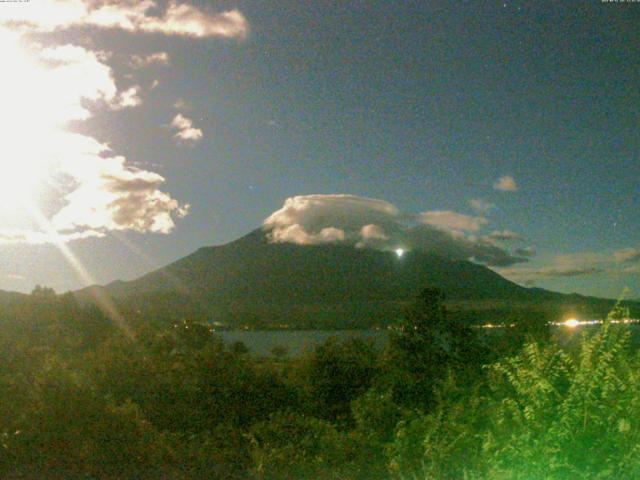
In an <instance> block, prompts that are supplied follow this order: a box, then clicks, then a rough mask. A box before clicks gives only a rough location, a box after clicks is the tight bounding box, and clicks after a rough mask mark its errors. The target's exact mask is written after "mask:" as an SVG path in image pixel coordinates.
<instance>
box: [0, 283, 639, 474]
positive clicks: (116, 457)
mask: <svg viewBox="0 0 640 480" xmlns="http://www.w3.org/2000/svg"><path fill="white" fill-rule="evenodd" d="M625 315H626V314H625V312H624V311H622V310H621V309H617V310H615V311H614V312H613V313H612V318H611V319H612V320H613V319H615V318H619V317H624V316H625ZM534 327H535V328H532V326H531V325H529V324H524V325H523V326H522V327H520V326H518V327H516V328H515V330H513V331H510V332H508V333H507V334H505V335H502V336H496V337H486V338H484V339H481V338H480V337H479V336H478V332H477V331H475V330H473V329H470V328H468V327H466V326H464V325H461V324H459V323H456V322H453V321H451V320H450V319H449V318H448V316H447V312H446V311H445V310H444V308H443V297H442V295H441V293H439V292H438V291H437V290H435V289H430V290H425V291H424V292H423V294H422V295H421V296H420V297H419V298H418V299H417V301H416V303H415V305H414V306H413V307H412V308H411V309H409V310H408V311H407V314H406V317H405V319H404V321H403V323H401V324H400V325H398V327H397V329H396V330H395V331H394V332H393V334H392V337H391V341H390V343H389V345H388V347H387V348H386V349H385V350H384V351H382V352H381V351H378V350H377V349H375V348H374V347H373V345H372V344H371V343H368V342H365V341H363V340H353V339H352V340H347V341H343V342H339V341H337V340H331V341H328V342H326V343H325V344H323V345H321V346H319V347H317V348H316V349H315V350H314V351H313V352H310V353H309V354H306V355H304V356H302V357H296V358H291V359H288V358H285V356H284V355H276V354H275V353H274V355H273V356H272V357H267V358H254V357H252V356H250V355H249V353H248V352H247V349H246V348H244V346H243V345H241V344H232V345H224V344H223V343H222V342H221V341H220V340H219V339H217V338H216V337H215V336H214V335H212V333H211V331H210V330H209V329H208V328H207V327H206V326H204V325H198V324H194V323H192V322H188V321H184V322H179V323H177V324H175V325H172V326H170V327H169V328H163V327H159V326H158V325H157V324H155V323H154V322H153V321H151V320H150V321H149V322H145V323H142V324H140V325H137V326H135V329H134V330H135V338H134V339H131V338H129V337H128V336H127V335H125V334H123V333H122V332H121V331H120V330H119V329H118V328H117V327H115V326H114V325H113V324H112V323H111V322H110V321H109V320H108V319H107V318H106V317H104V316H103V315H102V314H101V313H100V312H99V311H96V310H95V309H91V308H84V307H81V306H79V305H77V304H76V303H75V302H74V301H73V299H72V298H71V297H69V296H62V297H58V296H55V295H53V294H52V292H50V291H47V290H38V291H36V292H34V295H32V296H31V298H30V299H29V300H28V301H27V302H25V303H23V304H19V305H14V306H12V307H11V308H5V309H4V310H1V311H0V477H1V478H8V479H11V478H15V479H18V478H43V477H46V478H53V479H56V478H61V479H62V478H65V479H68V478H71V479H73V478H101V479H111V478H113V479H116V478H118V479H123V478H124V479H126V478H136V479H145V478H149V479H151V478H166V479H176V480H180V479H201V478H209V479H223V478H224V479H234V478H236V479H244V478H257V479H264V480H269V479H294V480H297V479H338V478H339V479H344V480H350V479H351V480H357V479H365V478H366V479H386V478H398V479H416V478H421V479H458V478H459V479H501V478H502V479H565V478H567V479H568V478H571V479H574V478H576V479H580V478H584V479H587V478H589V479H591V478H618V479H625V478H629V479H631V478H640V451H639V449H640V422H639V421H638V419H639V418H640V358H639V357H638V355H637V353H636V352H635V351H634V350H633V348H632V346H631V343H630V335H631V332H630V330H629V329H628V328H627V327H625V326H621V325H616V324H613V323H610V322H609V323H605V324H604V325H603V326H602V327H601V328H599V329H597V331H595V332H594V333H593V334H592V335H590V336H585V337H584V338H583V339H582V340H581V341H580V342H578V343H577V344H573V345H568V346H566V345H565V346H560V345H558V344H556V343H554V342H553V340H552V339H550V337H549V335H548V332H547V331H546V330H545V329H541V328H540V327H539V326H534Z"/></svg>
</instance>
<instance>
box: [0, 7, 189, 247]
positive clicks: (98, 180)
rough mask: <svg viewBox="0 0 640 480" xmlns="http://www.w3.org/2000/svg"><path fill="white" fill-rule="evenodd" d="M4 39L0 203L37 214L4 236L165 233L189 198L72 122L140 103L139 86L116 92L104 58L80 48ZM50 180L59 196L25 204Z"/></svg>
mask: <svg viewBox="0 0 640 480" xmlns="http://www.w3.org/2000/svg"><path fill="white" fill-rule="evenodd" d="M31 5H32V4H28V5H25V6H27V7H29V6H31ZM0 10H1V9H0ZM0 40H2V44H3V49H4V53H5V56H4V58H3V61H4V63H5V70H4V71H3V88H2V89H0V104H1V105H2V107H3V108H2V110H1V111H0V129H1V130H2V131H3V134H4V135H3V142H1V143H0V162H2V164H3V166H5V168H4V170H3V178H2V179H1V180H0V182H1V183H2V186H3V187H4V188H2V189H0V202H2V203H7V204H11V205H15V208H23V209H24V211H25V215H30V216H32V217H33V218H34V222H33V225H34V226H33V227H32V228H31V227H30V228H18V227H17V226H16V225H7V224H6V223H5V224H4V225H0V243H50V242H61V241H69V240H74V239H80V238H87V237H91V236H93V237H95V236H103V235H104V234H105V233H106V232H107V231H109V230H136V231H140V232H158V233H168V232H169V231H170V230H171V229H172V228H173V227H174V219H175V218H178V217H181V216H183V215H185V214H186V212H187V206H182V205H180V204H179V203H178V202H177V201H176V200H174V199H173V198H171V196H170V195H169V194H167V193H165V192H163V191H162V190H161V186H162V184H163V183H164V178H162V177H161V176H160V175H158V174H156V173H153V172H150V171H147V170H144V169H141V168H135V167H132V166H131V165H130V164H129V162H128V161H127V159H125V158H124V157H121V156H117V155H116V154H114V153H113V152H112V151H111V150H110V149H109V147H108V146H107V145H105V144H102V143H100V142H98V141H97V140H96V139H94V138H92V137H91V136H88V135H85V134H79V133H71V132H70V131H68V129H67V127H68V123H69V122H70V121H72V120H85V119H87V118H90V117H91V116H92V115H93V111H94V110H95V109H96V108H100V107H107V108H112V109H113V108H124V107H131V106H135V105H137V104H139V97H138V95H137V93H138V91H139V89H138V87H137V86H135V87H132V88H130V89H128V90H125V91H124V92H123V91H119V90H118V88H117V86H116V84H115V81H114V78H113V72H112V71H111V68H110V67H109V66H108V65H106V64H105V63H104V62H103V60H102V58H103V57H102V56H100V55H98V54H96V53H94V52H90V51H88V50H86V49H84V48H82V47H78V46H72V45H64V46H59V47H50V48H45V49H41V50H38V49H34V50H31V51H30V50H29V49H28V48H27V46H26V45H24V44H20V42H19V41H18V39H17V38H16V36H15V35H13V34H11V33H10V32H8V31H6V30H3V29H2V28H0ZM34 140H37V141H34ZM51 185H53V187H52V186H51ZM36 188H37V190H36ZM47 188H48V189H51V190H52V191H51V193H52V195H53V193H54V192H55V197H53V196H52V198H57V199H59V201H58V202H57V203H56V202H50V203H51V204H50V205H47V208H48V213H47V215H46V216H45V215H41V214H36V213H37V212H34V210H35V209H37V206H30V207H29V208H27V206H25V205H26V204H31V202H32V200H33V198H35V195H30V192H31V191H32V190H33V191H45V190H46V189H47ZM25 192H26V193H25Z"/></svg>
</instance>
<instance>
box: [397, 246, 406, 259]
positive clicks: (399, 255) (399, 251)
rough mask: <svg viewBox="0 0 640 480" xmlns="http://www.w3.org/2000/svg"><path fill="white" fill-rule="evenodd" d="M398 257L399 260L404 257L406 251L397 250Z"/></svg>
mask: <svg viewBox="0 0 640 480" xmlns="http://www.w3.org/2000/svg"><path fill="white" fill-rule="evenodd" d="M396 255H397V256H398V258H400V257H402V256H403V255H404V249H403V248H396Z"/></svg>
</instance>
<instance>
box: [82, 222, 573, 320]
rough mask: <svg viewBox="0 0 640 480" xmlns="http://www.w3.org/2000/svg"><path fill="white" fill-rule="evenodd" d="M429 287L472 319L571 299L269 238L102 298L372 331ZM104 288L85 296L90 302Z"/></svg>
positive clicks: (112, 287)
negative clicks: (478, 312)
mask: <svg viewBox="0 0 640 480" xmlns="http://www.w3.org/2000/svg"><path fill="white" fill-rule="evenodd" d="M427 285H436V286H439V287H440V288H442V289H443V290H444V291H445V293H446V295H447V298H448V299H449V300H450V301H451V302H452V303H453V304H455V303H456V302H466V303H467V307H466V309H467V310H469V302H471V304H472V306H473V305H474V304H477V305H480V304H482V305H484V307H483V308H484V309H485V310H487V305H489V306H491V305H494V304H496V303H501V304H505V303H506V304H511V305H529V306H532V305H536V304H538V305H539V304H540V303H544V302H552V303H553V302H556V303H557V302H558V301H561V299H562V298H563V296H562V295H560V294H557V293H554V292H548V291H546V290H542V289H528V288H525V287H522V286H519V285H517V284H515V283H513V282H511V281H509V280H506V279H505V278H503V277H501V276H500V275H498V274H497V273H495V272H493V271H492V270H490V269H488V268H486V267H484V266H481V265H478V264H475V263H472V262H468V261H458V260H449V259H447V258H444V257H439V256H435V255H430V254H425V253H422V252H418V251H414V252H406V253H405V255H403V256H402V257H400V258H399V257H398V256H397V255H396V254H395V253H394V252H382V251H377V250H372V249H356V248H353V247H351V246H346V245H335V244H332V245H321V246H301V245H294V244H288V243H278V244H273V243H269V242H268V241H267V240H266V238H265V235H264V233H263V232H262V231H261V230H256V231H254V232H252V233H250V234H248V235H246V236H245V237H242V238H240V239H238V240H236V241H234V242H231V243H228V244H226V245H222V246H216V247H205V248H201V249H199V250H197V251H196V252H194V253H193V254H191V255H188V256H187V257H185V258H182V259H180V260H178V261H176V262H174V263H172V264H170V265H168V266H166V267H163V268H161V269H159V270H156V271H154V272H151V273H149V274H147V275H145V276H143V277H141V278H138V279H136V280H133V281H130V282H122V281H118V282H114V283H112V284H109V285H107V286H106V287H98V288H101V289H104V290H105V291H106V293H108V294H109V295H110V296H111V297H112V298H114V299H115V300H116V301H118V302H119V303H120V304H122V305H125V306H128V307H130V308H131V309H133V308H134V307H135V309H138V310H140V309H142V310H144V311H146V312H151V311H152V312H153V314H154V315H156V316H157V315H167V316H169V317H171V318H174V317H175V318H179V317H180V316H181V315H186V314H188V315H198V316H204V317H207V318H208V319H212V318H217V319H219V320H221V321H224V322H225V323H236V324H237V323H244V322H246V321H248V320H247V319H250V321H251V323H258V324H275V323H277V324H282V323H286V324H287V325H291V324H294V325H308V324H309V321H311V322H313V318H316V319H323V322H325V323H326V321H327V320H328V319H331V321H335V322H338V323H339V322H343V323H344V322H351V323H353V322H354V321H355V322H356V323H358V324H365V323H367V322H369V323H376V321H377V320H380V318H378V319H377V320H376V317H382V316H397V314H398V312H399V311H400V310H401V306H402V305H403V304H404V303H406V302H407V301H410V300H411V299H412V298H413V297H414V296H415V295H416V293H417V292H418V291H419V290H420V289H421V288H423V287H424V286H427ZM95 288H96V287H91V288H89V289H85V290H83V291H80V292H77V294H78V296H79V297H80V298H83V299H90V297H91V294H92V292H93V291H95ZM490 309H491V308H489V310H490ZM471 310H472V311H473V310H474V308H471ZM173 314H175V315H173ZM172 315H173V316H172ZM355 317H358V319H357V321H356V319H355Z"/></svg>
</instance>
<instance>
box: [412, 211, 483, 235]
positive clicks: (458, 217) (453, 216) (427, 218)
mask: <svg viewBox="0 0 640 480" xmlns="http://www.w3.org/2000/svg"><path fill="white" fill-rule="evenodd" d="M420 221H421V222H422V223H424V224H425V225H431V226H432V227H435V228H439V229H441V230H446V231H449V232H460V231H461V232H477V231H478V230H480V228H482V227H483V226H484V225H486V224H487V223H488V222H487V219H486V218H484V217H472V216H470V215H464V214H461V213H456V212H452V211H449V210H436V211H431V212H424V213H421V214H420Z"/></svg>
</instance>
